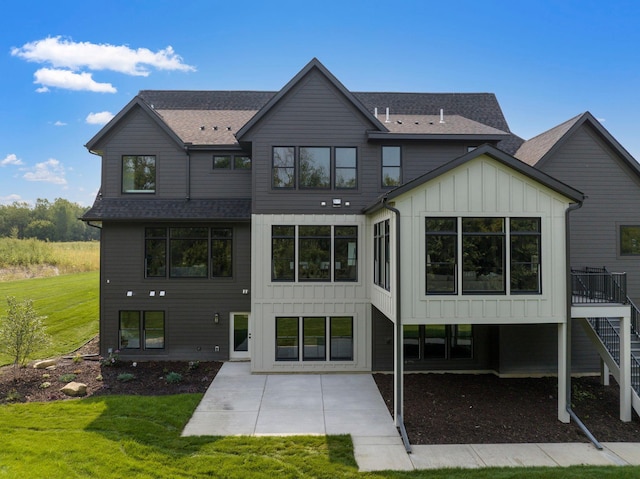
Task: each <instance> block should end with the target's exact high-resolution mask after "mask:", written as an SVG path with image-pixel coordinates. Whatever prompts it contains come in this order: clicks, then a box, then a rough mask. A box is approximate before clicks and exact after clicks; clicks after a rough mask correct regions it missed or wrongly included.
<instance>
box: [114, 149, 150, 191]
mask: <svg viewBox="0 0 640 479" xmlns="http://www.w3.org/2000/svg"><path fill="white" fill-rule="evenodd" d="M122 192H123V193H155V192H156V157H155V156H153V155H125V156H123V157H122Z"/></svg>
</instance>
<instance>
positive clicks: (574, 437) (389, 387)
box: [0, 338, 640, 444]
mask: <svg viewBox="0 0 640 479" xmlns="http://www.w3.org/2000/svg"><path fill="white" fill-rule="evenodd" d="M97 351H98V348H97V338H96V339H94V340H92V341H90V342H89V343H87V344H86V345H85V346H84V347H82V348H81V349H79V350H78V351H76V352H74V353H72V354H70V355H69V356H67V357H66V358H59V359H58V361H57V364H56V366H55V369H51V370H43V369H33V368H32V367H26V368H21V369H20V371H19V376H18V380H17V381H15V380H14V376H13V369H12V368H11V367H4V368H1V369H0V404H5V403H10V402H33V401H56V400H68V399H70V398H69V397H67V396H65V395H64V394H63V393H62V392H60V388H62V387H63V386H64V385H65V384H66V382H68V381H69V379H70V376H67V375H70V374H71V375H74V379H73V380H74V381H76V382H82V383H84V384H86V385H87V396H100V395H107V394H131V395H164V394H179V393H198V392H199V393H203V392H205V391H206V390H207V388H208V387H209V385H210V384H211V381H213V378H214V377H215V375H216V373H217V372H218V370H219V369H220V366H221V365H222V363H219V362H199V363H192V364H190V363H188V362H157V361H153V362H138V363H137V364H136V365H135V366H134V364H133V363H131V362H130V361H117V363H116V364H115V365H111V366H107V365H105V364H104V362H103V361H100V358H99V357H98V355H97ZM75 356H78V358H80V357H82V358H83V359H77V358H76V359H74V357H75ZM170 373H179V374H180V375H181V379H180V381H178V382H175V383H172V382H168V381H167V379H168V378H171V377H172V376H175V375H171V374H170ZM131 375H132V376H133V377H132V378H131ZM374 378H375V380H376V383H377V384H378V388H379V389H380V392H381V393H382V396H383V398H384V399H385V401H386V403H387V405H388V406H389V409H390V411H392V408H393V375H391V374H375V375H374ZM124 379H129V380H124ZM45 383H48V386H47V387H45V386H46V384H45ZM404 386H405V389H404V394H405V400H404V422H405V426H406V428H407V433H408V435H409V439H410V441H411V443H412V444H465V443H467V444H481V443H524V442H588V439H587V438H586V437H585V435H584V434H583V433H582V431H580V429H579V428H578V427H577V426H576V425H575V424H574V423H573V422H572V423H571V424H563V423H561V422H559V421H558V420H557V380H556V379H555V378H540V379H500V378H498V377H496V376H493V375H469V374H460V375H458V374H407V375H406V376H405V380H404ZM618 398H619V396H618V387H617V384H616V383H615V381H614V380H613V378H612V379H611V386H608V387H605V386H602V385H600V381H599V378H597V377H587V378H574V379H573V405H572V406H573V410H574V411H575V412H576V414H577V415H578V416H579V417H580V419H581V420H582V421H583V422H584V423H585V424H586V426H587V427H588V428H589V429H590V430H591V432H592V433H593V434H594V436H595V437H596V438H597V439H598V440H599V441H612V442H640V419H639V418H638V416H637V415H636V414H635V413H634V416H633V420H632V421H631V422H630V423H623V422H621V421H620V420H619V419H618V414H619V410H618V408H619V402H618Z"/></svg>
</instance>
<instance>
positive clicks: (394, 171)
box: [382, 146, 402, 186]
mask: <svg viewBox="0 0 640 479" xmlns="http://www.w3.org/2000/svg"><path fill="white" fill-rule="evenodd" d="M401 165H402V164H401V158H400V147H399V146H383V147H382V186H398V185H399V184H400V183H401V182H402V168H401Z"/></svg>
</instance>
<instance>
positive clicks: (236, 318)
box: [229, 313, 251, 359]
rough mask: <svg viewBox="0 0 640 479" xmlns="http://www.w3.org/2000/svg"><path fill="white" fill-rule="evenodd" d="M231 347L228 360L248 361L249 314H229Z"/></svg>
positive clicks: (249, 338)
mask: <svg viewBox="0 0 640 479" xmlns="http://www.w3.org/2000/svg"><path fill="white" fill-rule="evenodd" d="M230 316H231V347H230V349H229V351H230V354H229V359H249V358H250V357H251V356H250V349H249V341H250V340H251V329H250V327H249V326H250V325H249V313H231V315H230Z"/></svg>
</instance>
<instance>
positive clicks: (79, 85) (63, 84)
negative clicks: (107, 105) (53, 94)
mask: <svg viewBox="0 0 640 479" xmlns="http://www.w3.org/2000/svg"><path fill="white" fill-rule="evenodd" d="M33 76H34V77H35V80H34V81H33V83H39V84H40V85H42V86H41V87H40V88H38V89H37V90H36V91H37V92H38V93H45V92H48V91H49V87H56V88H64V89H67V90H88V91H94V92H99V93H115V92H116V91H117V90H116V89H115V88H114V86H113V85H112V84H111V83H98V82H96V81H95V80H94V79H93V77H92V74H91V73H87V72H82V73H75V72H72V71H70V70H58V69H54V68H41V69H39V70H38V71H37V72H35V73H34V74H33Z"/></svg>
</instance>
